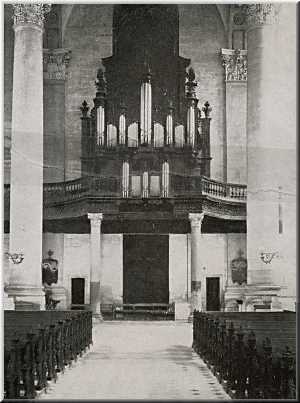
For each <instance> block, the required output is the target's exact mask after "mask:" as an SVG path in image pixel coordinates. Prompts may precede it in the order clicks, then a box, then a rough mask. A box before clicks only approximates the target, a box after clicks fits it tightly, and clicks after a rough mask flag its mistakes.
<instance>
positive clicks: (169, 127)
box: [166, 114, 173, 144]
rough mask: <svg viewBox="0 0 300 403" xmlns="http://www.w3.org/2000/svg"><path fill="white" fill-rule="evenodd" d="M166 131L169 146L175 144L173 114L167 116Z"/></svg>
mask: <svg viewBox="0 0 300 403" xmlns="http://www.w3.org/2000/svg"><path fill="white" fill-rule="evenodd" d="M166 131H167V144H172V143H173V116H172V115H171V114H170V115H168V116H167V121H166Z"/></svg>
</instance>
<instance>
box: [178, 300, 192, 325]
mask: <svg viewBox="0 0 300 403" xmlns="http://www.w3.org/2000/svg"><path fill="white" fill-rule="evenodd" d="M190 314H191V307H190V304H189V303H188V302H175V320H184V321H187V320H188V319H189V317H190Z"/></svg>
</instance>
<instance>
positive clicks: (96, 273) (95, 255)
mask: <svg viewBox="0 0 300 403" xmlns="http://www.w3.org/2000/svg"><path fill="white" fill-rule="evenodd" d="M88 219H89V220H90V223H91V233H90V253H91V255H90V256H91V271H90V304H91V308H92V312H93V315H94V316H96V317H98V318H101V310H100V280H101V223H102V219H103V214H101V213H88Z"/></svg>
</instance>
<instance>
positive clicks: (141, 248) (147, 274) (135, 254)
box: [123, 234, 169, 304]
mask: <svg viewBox="0 0 300 403" xmlns="http://www.w3.org/2000/svg"><path fill="white" fill-rule="evenodd" d="M123 302H124V303H127V304H136V303H169V236H168V235H152V234H151V235H124V237H123Z"/></svg>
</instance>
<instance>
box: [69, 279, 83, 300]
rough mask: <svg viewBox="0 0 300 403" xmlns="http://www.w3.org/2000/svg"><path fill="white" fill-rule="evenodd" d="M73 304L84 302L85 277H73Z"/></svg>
mask: <svg viewBox="0 0 300 403" xmlns="http://www.w3.org/2000/svg"><path fill="white" fill-rule="evenodd" d="M71 295H72V305H73V304H74V305H83V304H84V278H72V285H71Z"/></svg>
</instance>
